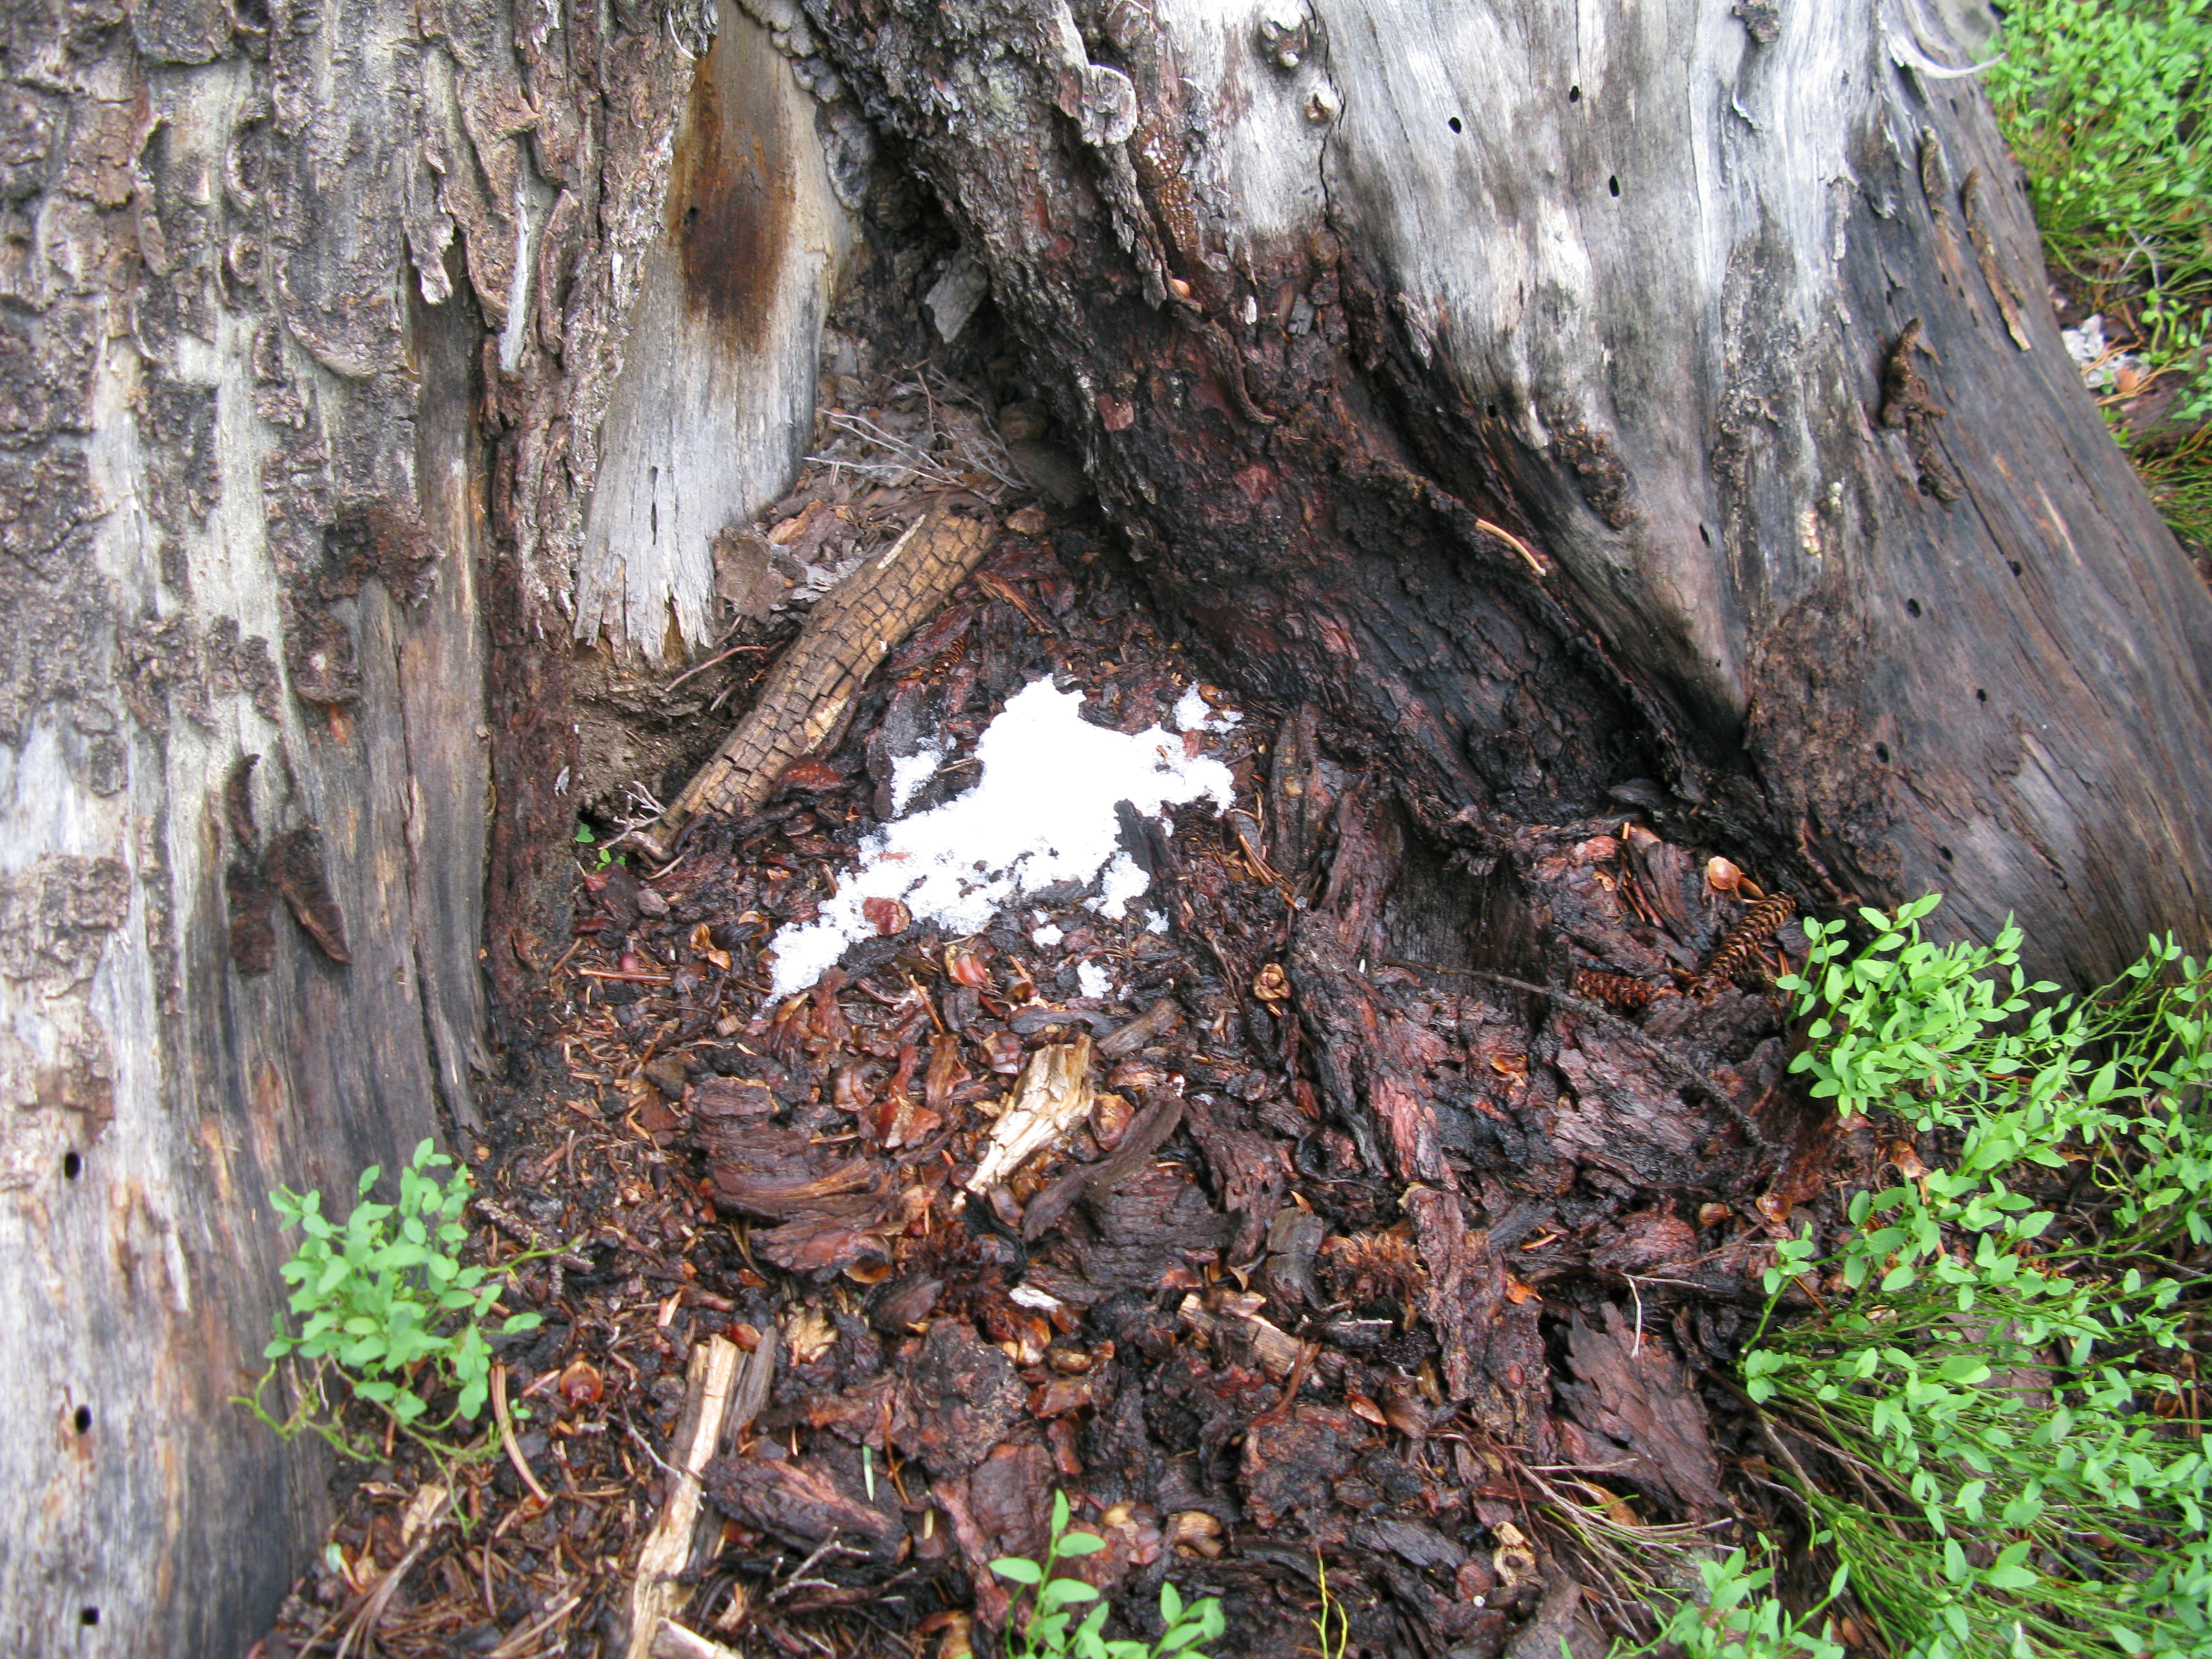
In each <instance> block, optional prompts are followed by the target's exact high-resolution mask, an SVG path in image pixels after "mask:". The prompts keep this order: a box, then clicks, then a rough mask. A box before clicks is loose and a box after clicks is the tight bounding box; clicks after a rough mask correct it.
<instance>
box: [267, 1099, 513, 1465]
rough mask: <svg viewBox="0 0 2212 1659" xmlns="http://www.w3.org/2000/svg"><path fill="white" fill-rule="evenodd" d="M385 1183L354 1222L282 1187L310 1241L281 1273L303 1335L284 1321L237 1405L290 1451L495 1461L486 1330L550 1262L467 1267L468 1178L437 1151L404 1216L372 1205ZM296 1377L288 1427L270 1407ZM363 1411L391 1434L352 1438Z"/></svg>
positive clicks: (280, 1200)
mask: <svg viewBox="0 0 2212 1659" xmlns="http://www.w3.org/2000/svg"><path fill="white" fill-rule="evenodd" d="M446 1170H452V1174H451V1175H450V1176H447V1175H446V1174H444V1173H442V1172H443V1171H446ZM382 1173H383V1172H382V1170H380V1169H379V1168H378V1167H377V1166H376V1165H374V1164H372V1165H370V1166H369V1168H368V1170H364V1171H363V1172H362V1177H361V1182H360V1185H359V1188H358V1191H357V1193H356V1197H357V1198H358V1199H359V1200H360V1201H359V1202H358V1203H356V1205H355V1206H354V1207H353V1210H352V1212H351V1213H350V1214H349V1215H348V1216H347V1218H345V1219H344V1220H343V1221H342V1222H341V1221H337V1220H333V1219H332V1218H330V1217H328V1216H325V1214H324V1213H323V1195H322V1194H321V1193H319V1192H308V1193H295V1192H293V1191H291V1190H290V1189H289V1188H283V1187H280V1188H277V1189H276V1191H275V1192H273V1193H271V1194H270V1195H269V1199H270V1203H271V1204H272V1205H273V1206H275V1208H276V1213H277V1216H278V1218H279V1219H280V1220H281V1222H282V1224H283V1226H284V1227H285V1228H286V1229H287V1230H289V1229H291V1228H295V1227H296V1228H298V1229H299V1231H300V1235H301V1237H300V1243H299V1248H298V1249H296V1250H295V1252H294V1253H293V1255H292V1259H291V1260H290V1261H287V1262H286V1263H285V1264H284V1265H283V1268H282V1269H280V1271H281V1273H283V1279H284V1282H285V1283H286V1284H288V1285H290V1286H291V1287H292V1290H291V1295H290V1297H289V1307H290V1310H291V1313H292V1315H293V1316H294V1317H295V1319H297V1321H298V1324H297V1326H296V1328H295V1327H294V1326H293V1325H292V1324H291V1323H289V1322H287V1321H285V1320H284V1319H283V1318H281V1317H280V1318H279V1320H278V1321H277V1327H276V1334H275V1336H274V1338H273V1339H272V1340H270V1344H269V1346H267V1348H265V1349H264V1350H263V1356H262V1357H263V1358H265V1359H267V1360H268V1361H270V1367H269V1370H267V1371H265V1372H264V1373H263V1375H262V1376H261V1378H260V1380H259V1381H258V1383H256V1384H255V1386H254V1389H253V1392H252V1394H251V1395H246V1396H242V1397H241V1398H240V1400H239V1401H238V1403H239V1404H240V1405H242V1406H244V1407H246V1409H247V1410H248V1411H250V1412H252V1413H253V1415H254V1416H256V1417H258V1419H260V1420H261V1421H262V1422H264V1423H265V1424H267V1425H269V1426H270V1428H272V1429H275V1430H276V1431H277V1432H278V1433H279V1434H282V1435H283V1436H284V1437H286V1438H288V1439H289V1438H290V1437H294V1436H295V1435H299V1434H301V1433H309V1432H312V1433H313V1434H316V1435H318V1436H319V1437H322V1438H323V1439H324V1440H325V1441H327V1442H329V1443H330V1444H331V1446H332V1447H334V1448H335V1449H337V1450H338V1451H340V1452H342V1453H343V1454H344V1455H347V1456H349V1457H351V1458H354V1459H356V1460H359V1461H363V1462H368V1461H373V1460H374V1459H375V1458H376V1457H378V1456H379V1455H381V1449H382V1448H383V1447H385V1446H386V1444H387V1443H388V1440H389V1437H390V1436H391V1435H395V1434H404V1435H405V1436H406V1437H408V1438H409V1439H410V1440H411V1441H413V1442H414V1443H416V1445H418V1446H420V1447H421V1448H422V1449H423V1450H424V1451H426V1452H428V1454H430V1455H431V1456H432V1457H433V1458H434V1459H435V1461H436V1462H439V1463H440V1464H441V1465H445V1464H450V1463H452V1462H456V1461H462V1460H466V1459H470V1458H473V1457H477V1456H481V1455H485V1454H486V1453H487V1452H488V1451H489V1449H490V1447H491V1444H492V1443H491V1441H490V1440H489V1438H488V1437H486V1438H483V1439H480V1440H479V1439H475V1438H474V1431H473V1430H472V1428H471V1425H473V1424H474V1423H475V1422H476V1421H477V1419H479V1418H480V1417H481V1416H482V1415H483V1408H484V1403H485V1401H486V1399H487V1398H488V1397H489V1394H490V1390H491V1347H490V1345H489V1343H488V1342H487V1341H486V1340H485V1338H484V1334H483V1321H484V1320H485V1318H486V1317H487V1316H489V1315H490V1314H491V1313H492V1312H493V1311H494V1309H495V1304H496V1302H497V1300H498V1297H499V1292H500V1287H501V1285H502V1284H503V1283H504V1282H505V1275H506V1273H508V1272H511V1271H512V1270H513V1268H514V1267H519V1266H520V1265H522V1264H523V1263H524V1262H526V1261H532V1260H535V1259H536V1257H537V1256H538V1255H545V1254H549V1253H548V1252H543V1251H540V1252H533V1253H532V1254H530V1255H520V1256H516V1257H514V1258H513V1259H512V1260H510V1261H507V1262H505V1263H503V1264H502V1265H501V1269H500V1272H499V1273H498V1275H496V1276H495V1274H494V1273H493V1272H492V1271H491V1270H490V1269H489V1268H487V1267H469V1266H465V1265H463V1263H462V1261H461V1256H460V1250H461V1246H462V1244H463V1243H464V1242H465V1239H466V1238H467V1237H468V1229H467V1227H466V1225H465V1224H464V1223H463V1221H462V1213H463V1212H464V1211H465V1209H466V1207H467V1206H468V1201H469V1194H470V1190H471V1188H470V1180H469V1174H468V1171H467V1170H462V1169H455V1168H453V1159H452V1158H447V1156H446V1155H445V1154H444V1153H442V1152H435V1151H434V1150H433V1147H432V1144H431V1143H430V1142H429V1141H428V1140H427V1139H426V1140H424V1141H423V1142H422V1144H421V1145H420V1146H416V1148H415V1152H414V1156H413V1158H411V1159H410V1162H409V1164H408V1165H407V1167H405V1168H404V1169H403V1170H400V1171H399V1192H398V1201H397V1202H396V1203H392V1204H384V1203H378V1202H375V1201H374V1200H371V1199H370V1197H369V1191H370V1188H373V1187H374V1186H375V1185H376V1183H377V1182H378V1180H379V1179H380V1176H381V1175H382ZM538 1319H539V1316H538V1315H537V1314H534V1313H524V1314H514V1315H511V1316H508V1317H507V1319H506V1320H505V1321H503V1322H501V1325H500V1327H499V1328H500V1330H501V1332H503V1333H512V1332H516V1331H526V1330H530V1329H533V1328H535V1327H536V1326H537V1325H538ZM287 1368H292V1370H293V1375H292V1378H291V1383H292V1389H293V1395H294V1403H293V1406H292V1407H291V1409H290V1411H289V1413H287V1414H286V1415H285V1416H283V1417H281V1418H280V1417H278V1416H276V1414H275V1413H272V1412H271V1411H270V1409H269V1407H268V1406H267V1404H266V1403H265V1402H266V1396H267V1394H268V1390H269V1389H270V1386H271V1384H273V1383H276V1380H277V1378H278V1376H279V1375H280V1374H281V1373H282V1372H283V1371H284V1370H286V1369H287ZM356 1407H366V1408H368V1419H369V1420H370V1421H371V1422H374V1423H377V1424H379V1425H382V1427H383V1430H384V1432H380V1433H374V1434H365V1433H362V1432H361V1431H358V1430H357V1429H356V1427H354V1426H352V1425H349V1421H348V1417H349V1411H351V1410H353V1409H354V1408H356Z"/></svg>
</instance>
